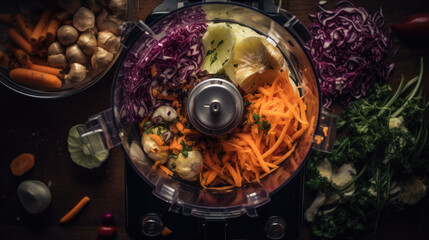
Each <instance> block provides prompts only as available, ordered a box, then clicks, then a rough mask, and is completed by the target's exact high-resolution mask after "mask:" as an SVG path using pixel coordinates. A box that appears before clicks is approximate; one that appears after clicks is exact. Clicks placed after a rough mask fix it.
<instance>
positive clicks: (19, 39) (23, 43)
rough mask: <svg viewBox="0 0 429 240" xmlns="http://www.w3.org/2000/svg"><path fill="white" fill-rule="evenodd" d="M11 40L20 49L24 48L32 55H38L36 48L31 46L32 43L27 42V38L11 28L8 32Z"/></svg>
mask: <svg viewBox="0 0 429 240" xmlns="http://www.w3.org/2000/svg"><path fill="white" fill-rule="evenodd" d="M8 35H9V38H10V39H11V40H12V41H13V42H14V43H15V44H16V45H18V46H19V47H20V48H22V49H23V50H24V51H26V52H27V53H28V54H30V55H34V54H36V51H35V50H34V48H33V47H32V46H31V45H30V43H28V42H27V40H25V38H24V37H23V36H22V35H21V34H19V33H18V31H16V29H14V28H11V29H9V32H8Z"/></svg>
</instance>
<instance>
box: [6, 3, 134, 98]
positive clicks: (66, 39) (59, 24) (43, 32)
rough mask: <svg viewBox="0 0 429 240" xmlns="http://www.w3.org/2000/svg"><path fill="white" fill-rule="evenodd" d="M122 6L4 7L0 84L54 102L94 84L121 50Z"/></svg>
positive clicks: (124, 6)
mask: <svg viewBox="0 0 429 240" xmlns="http://www.w3.org/2000/svg"><path fill="white" fill-rule="evenodd" d="M126 19H127V1H126V0H104V1H103V0H87V1H82V0H72V1H66V0H56V1H23V2H19V3H15V2H13V1H8V2H7V3H6V4H2V6H0V35H1V39H4V40H2V41H1V43H0V44H1V45H0V82H1V83H2V84H3V85H5V86H6V87H8V88H10V89H12V90H14V91H16V92H18V93H21V94H24V95H27V96H31V97H38V98H58V97H65V96H70V95H73V94H76V93H78V92H81V91H83V90H85V89H87V88H89V87H90V86H92V85H94V84H95V83H96V82H97V81H99V80H100V79H101V78H102V77H103V76H104V75H105V74H106V73H107V72H108V71H109V70H110V68H111V67H112V66H113V65H114V63H115V62H116V59H117V58H118V56H119V53H120V52H121V50H122V47H121V44H120V38H121V35H122V28H121V26H122V24H123V23H124V22H125V20H126Z"/></svg>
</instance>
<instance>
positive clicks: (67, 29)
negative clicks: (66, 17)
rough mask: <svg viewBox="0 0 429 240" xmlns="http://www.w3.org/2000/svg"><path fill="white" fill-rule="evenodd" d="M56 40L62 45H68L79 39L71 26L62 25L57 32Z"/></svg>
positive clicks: (77, 33)
mask: <svg viewBox="0 0 429 240" xmlns="http://www.w3.org/2000/svg"><path fill="white" fill-rule="evenodd" d="M57 38H58V41H59V42H60V43H61V44H62V45H70V44H72V43H74V42H76V40H77V39H78V38H79V32H78V31H77V30H76V28H74V27H73V26H69V25H63V26H61V27H60V28H59V29H58V31H57Z"/></svg>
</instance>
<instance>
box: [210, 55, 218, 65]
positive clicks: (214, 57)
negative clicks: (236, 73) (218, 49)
mask: <svg viewBox="0 0 429 240" xmlns="http://www.w3.org/2000/svg"><path fill="white" fill-rule="evenodd" d="M216 61H217V53H215V55H214V56H213V58H212V59H211V62H210V65H212V64H213V63H214V62H216Z"/></svg>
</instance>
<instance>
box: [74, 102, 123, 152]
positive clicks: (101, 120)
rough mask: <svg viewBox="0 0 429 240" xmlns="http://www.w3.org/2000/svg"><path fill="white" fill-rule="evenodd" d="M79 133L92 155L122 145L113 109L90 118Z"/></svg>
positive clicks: (80, 128) (79, 128) (79, 129)
mask: <svg viewBox="0 0 429 240" xmlns="http://www.w3.org/2000/svg"><path fill="white" fill-rule="evenodd" d="M77 131H78V132H79V136H80V138H81V139H82V142H83V143H84V144H85V145H86V146H87V147H88V149H89V151H90V152H91V154H96V153H99V152H102V151H104V150H107V149H111V148H113V147H115V146H117V145H119V144H120V143H121V138H120V137H119V131H118V129H117V128H116V127H115V125H114V123H113V110H112V109H111V108H109V109H107V110H105V111H103V112H101V113H98V114H96V115H94V116H92V117H90V118H89V119H88V121H87V122H86V123H85V124H84V125H82V126H79V127H78V128H77ZM100 139H101V140H102V141H100Z"/></svg>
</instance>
